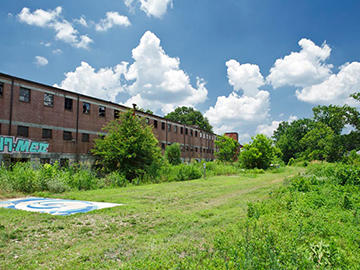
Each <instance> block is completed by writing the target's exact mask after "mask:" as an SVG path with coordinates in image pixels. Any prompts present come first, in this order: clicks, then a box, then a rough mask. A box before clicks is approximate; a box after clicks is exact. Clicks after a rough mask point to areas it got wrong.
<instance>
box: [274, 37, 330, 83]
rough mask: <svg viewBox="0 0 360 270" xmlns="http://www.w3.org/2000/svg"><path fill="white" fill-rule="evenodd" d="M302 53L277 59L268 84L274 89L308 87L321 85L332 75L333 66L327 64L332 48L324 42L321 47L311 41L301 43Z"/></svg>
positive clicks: (294, 53) (306, 40) (293, 53)
mask: <svg viewBox="0 0 360 270" xmlns="http://www.w3.org/2000/svg"><path fill="white" fill-rule="evenodd" d="M298 44H299V46H300V47H301V50H300V52H292V53H290V54H289V55H287V56H285V57H284V58H280V59H277V60H276V61H275V64H274V66H273V67H272V68H271V69H270V74H269V76H268V77H267V82H268V83H270V84H271V85H272V86H273V87H274V88H278V87H281V86H286V85H290V86H296V87H307V86H309V85H313V84H316V83H320V82H322V81H323V80H325V79H327V78H328V77H329V76H330V75H331V68H332V65H329V64H326V63H325V60H326V59H328V57H329V56H330V53H331V48H330V47H329V46H328V45H327V44H326V43H325V42H324V43H323V44H322V46H321V47H319V46H317V45H316V44H315V43H314V42H312V41H311V40H309V39H305V38H303V39H301V40H300V41H299V43H298Z"/></svg>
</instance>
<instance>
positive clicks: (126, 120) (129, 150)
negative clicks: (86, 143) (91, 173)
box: [92, 111, 161, 181]
mask: <svg viewBox="0 0 360 270" xmlns="http://www.w3.org/2000/svg"><path fill="white" fill-rule="evenodd" d="M104 130H105V131H107V135H106V136H105V137H104V138H103V139H97V140H95V145H94V148H93V149H92V153H93V154H94V155H95V157H96V158H97V164H98V165H100V166H103V168H104V170H105V171H106V172H111V171H118V172H120V173H122V174H124V175H125V177H126V178H127V179H128V180H130V181H131V180H132V179H134V178H137V177H142V176H144V175H145V174H149V175H150V176H156V174H157V173H158V169H159V168H160V166H161V150H160V148H159V147H158V141H157V139H156V138H155V136H154V134H153V133H152V130H151V127H150V126H148V125H146V123H145V120H144V119H140V118H138V117H135V116H134V115H133V114H132V111H128V112H127V113H123V114H120V118H119V119H115V120H113V121H111V122H109V123H108V124H107V125H106V127H105V128H104Z"/></svg>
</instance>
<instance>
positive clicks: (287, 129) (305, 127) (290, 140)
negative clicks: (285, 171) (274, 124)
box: [273, 118, 315, 163]
mask: <svg viewBox="0 0 360 270" xmlns="http://www.w3.org/2000/svg"><path fill="white" fill-rule="evenodd" d="M314 126H315V121H313V120H312V119H308V118H304V119H299V120H296V121H293V122H291V123H289V122H281V123H280V125H279V127H278V128H277V130H275V131H274V136H273V138H274V140H275V144H276V146H277V147H278V148H279V149H280V150H281V152H282V154H283V155H282V159H283V161H284V162H285V163H288V162H289V160H290V158H298V157H299V156H300V154H301V153H302V152H303V151H304V147H303V145H301V144H299V141H300V140H301V139H302V138H303V137H304V136H305V134H306V133H308V132H309V131H310V130H311V129H312V128H313V127H314Z"/></svg>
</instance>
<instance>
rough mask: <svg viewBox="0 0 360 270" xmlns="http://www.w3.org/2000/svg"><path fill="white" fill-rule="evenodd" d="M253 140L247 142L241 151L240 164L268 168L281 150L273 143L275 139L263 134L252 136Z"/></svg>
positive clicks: (247, 166) (246, 166)
mask: <svg viewBox="0 0 360 270" xmlns="http://www.w3.org/2000/svg"><path fill="white" fill-rule="evenodd" d="M251 139H252V142H251V143H249V144H245V145H244V147H243V149H242V150H241V152H240V156H239V161H240V164H241V165H242V166H243V167H245V168H248V169H253V168H258V169H267V168H269V166H270V164H271V163H272V162H273V161H274V160H275V159H276V156H277V155H280V153H281V152H280V150H279V149H278V148H276V147H275V146H274V145H273V141H272V140H271V139H269V138H268V137H266V136H265V135H263V134H257V135H256V136H255V137H252V138H251Z"/></svg>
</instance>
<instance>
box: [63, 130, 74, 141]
mask: <svg viewBox="0 0 360 270" xmlns="http://www.w3.org/2000/svg"><path fill="white" fill-rule="evenodd" d="M63 139H64V141H71V140H72V133H71V132H70V131H64V133H63Z"/></svg>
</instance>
